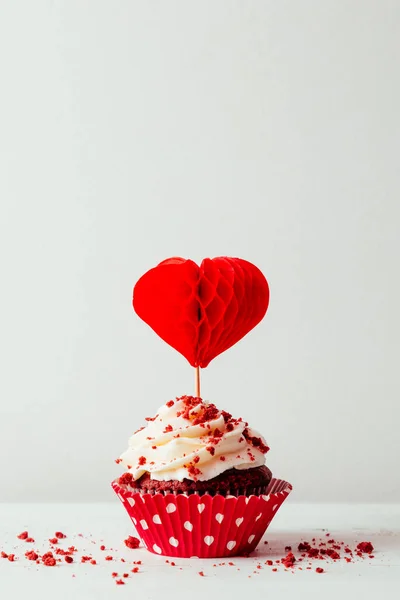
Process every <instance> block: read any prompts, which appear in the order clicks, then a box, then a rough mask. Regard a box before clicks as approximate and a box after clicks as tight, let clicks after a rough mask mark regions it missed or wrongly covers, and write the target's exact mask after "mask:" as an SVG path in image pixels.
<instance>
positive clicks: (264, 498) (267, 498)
mask: <svg viewBox="0 0 400 600" xmlns="http://www.w3.org/2000/svg"><path fill="white" fill-rule="evenodd" d="M261 498H262V499H263V500H265V501H266V502H268V500H269V495H268V496H264V495H263V496H261Z"/></svg>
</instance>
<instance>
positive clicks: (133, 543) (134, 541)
mask: <svg viewBox="0 0 400 600" xmlns="http://www.w3.org/2000/svg"><path fill="white" fill-rule="evenodd" d="M124 543H125V546H126V547H127V548H131V549H132V550H135V548H139V545H140V540H138V538H137V537H133V536H132V535H128V537H127V538H126V540H124Z"/></svg>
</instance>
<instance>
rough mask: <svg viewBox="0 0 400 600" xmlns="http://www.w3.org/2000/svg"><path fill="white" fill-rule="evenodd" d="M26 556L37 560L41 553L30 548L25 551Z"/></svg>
mask: <svg viewBox="0 0 400 600" xmlns="http://www.w3.org/2000/svg"><path fill="white" fill-rule="evenodd" d="M25 556H26V558H27V559H28V560H37V559H38V558H39V555H38V554H36V552H34V550H28V552H25Z"/></svg>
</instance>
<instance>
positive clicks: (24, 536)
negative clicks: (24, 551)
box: [17, 531, 29, 540]
mask: <svg viewBox="0 0 400 600" xmlns="http://www.w3.org/2000/svg"><path fill="white" fill-rule="evenodd" d="M28 536H29V533H28V532H27V531H23V532H22V533H20V534H19V535H17V538H18V539H19V540H26V539H27V537H28Z"/></svg>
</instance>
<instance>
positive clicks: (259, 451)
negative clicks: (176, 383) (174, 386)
mask: <svg viewBox="0 0 400 600" xmlns="http://www.w3.org/2000/svg"><path fill="white" fill-rule="evenodd" d="M146 420H147V426H146V427H142V428H141V429H139V430H138V431H136V432H135V433H134V434H133V435H132V436H131V438H130V440H129V447H128V449H127V450H126V451H125V452H124V453H123V454H122V455H121V456H120V458H119V459H117V461H116V462H118V463H121V464H122V465H123V466H124V467H125V469H126V470H127V472H128V473H130V474H131V475H132V477H133V479H134V480H137V479H139V478H140V477H141V476H142V475H143V474H144V473H149V474H150V477H151V479H155V480H157V481H171V480H175V481H183V480H184V479H190V480H192V481H207V480H209V479H213V478H214V477H217V476H218V475H220V474H221V473H223V472H224V471H227V470H228V469H232V468H234V469H248V468H252V467H260V466H262V465H264V464H265V454H266V452H267V451H268V450H269V448H268V446H267V444H266V442H265V440H264V438H263V437H262V436H261V435H260V434H259V433H257V432H256V431H255V430H253V429H251V428H249V426H248V424H247V423H246V422H245V421H243V420H242V419H234V418H233V417H232V415H230V414H229V413H227V412H226V411H220V410H218V409H217V408H216V406H215V405H214V404H209V403H207V402H204V401H203V400H201V398H195V397H193V396H182V397H181V398H177V399H176V400H170V401H169V402H167V403H166V404H164V405H163V406H161V407H160V409H159V410H158V412H157V414H156V416H155V417H153V418H148V419H146Z"/></svg>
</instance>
